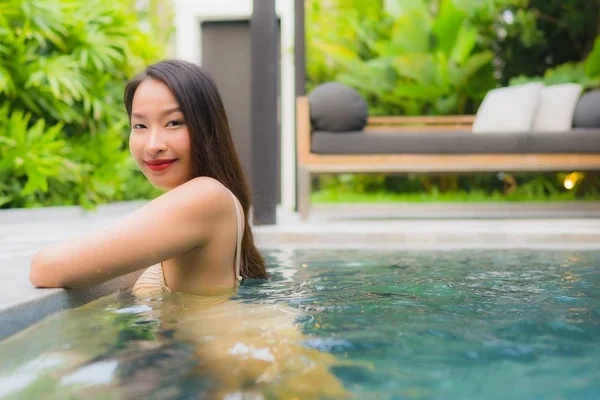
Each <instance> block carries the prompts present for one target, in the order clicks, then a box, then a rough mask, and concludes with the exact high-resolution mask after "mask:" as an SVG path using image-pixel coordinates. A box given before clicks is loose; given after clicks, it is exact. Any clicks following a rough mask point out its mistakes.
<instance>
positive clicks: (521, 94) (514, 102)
mask: <svg viewBox="0 0 600 400" xmlns="http://www.w3.org/2000/svg"><path fill="white" fill-rule="evenodd" d="M543 88H544V84H543V83H541V82H534V83H527V84H524V85H516V86H507V87H501V88H498V89H493V90H490V91H489V92H488V93H487V94H486V96H485V98H484V99H483V102H482V103H481V106H480V107H479V110H477V115H476V116H475V121H474V122H473V128H472V131H473V132H475V133H487V132H490V133H502V132H505V133H510V132H529V131H530V130H531V127H532V125H533V120H534V118H535V115H536V111H537V107H538V103H539V99H540V93H541V91H542V89H543Z"/></svg>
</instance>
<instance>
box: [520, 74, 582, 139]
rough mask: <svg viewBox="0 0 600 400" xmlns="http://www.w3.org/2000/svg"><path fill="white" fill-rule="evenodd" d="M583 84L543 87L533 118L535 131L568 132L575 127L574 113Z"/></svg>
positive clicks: (533, 129)
mask: <svg viewBox="0 0 600 400" xmlns="http://www.w3.org/2000/svg"><path fill="white" fill-rule="evenodd" d="M582 89H583V88H582V86H581V85H580V84H577V83H564V84H560V85H552V86H547V87H545V88H544V89H542V93H541V95H540V103H539V106H538V110H537V113H536V115H535V118H534V120H533V128H532V131H533V132H566V131H569V130H571V128H572V127H573V114H575V107H576V106H577V102H578V101H579V97H580V96H581V91H582Z"/></svg>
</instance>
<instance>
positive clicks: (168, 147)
mask: <svg viewBox="0 0 600 400" xmlns="http://www.w3.org/2000/svg"><path fill="white" fill-rule="evenodd" d="M129 151H130V152H131V155H132V156H133V158H134V159H135V161H136V162H137V164H138V166H139V167H140V169H141V170H142V172H143V173H144V175H146V178H148V180H149V181H150V183H151V184H152V185H154V186H156V187H158V188H161V189H173V188H175V187H177V186H179V185H181V184H183V183H185V182H187V181H188V180H190V179H191V178H193V176H192V170H193V169H192V163H191V143H190V135H189V132H188V127H187V125H186V121H185V120H184V118H183V113H182V112H181V110H180V109H179V104H178V103H177V100H176V99H175V96H173V93H172V92H171V90H170V89H169V87H168V86H167V85H165V84H164V83H163V82H161V81H159V80H156V79H152V78H149V79H145V80H144V81H142V83H140V85H139V86H138V88H137V90H136V91H135V95H134V96H133V104H132V110H131V135H130V136H129ZM167 161H168V162H167ZM165 162H167V163H165Z"/></svg>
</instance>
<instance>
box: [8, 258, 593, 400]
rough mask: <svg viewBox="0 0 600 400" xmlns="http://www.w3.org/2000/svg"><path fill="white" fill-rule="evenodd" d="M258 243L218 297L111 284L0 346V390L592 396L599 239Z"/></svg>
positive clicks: (16, 393)
mask: <svg viewBox="0 0 600 400" xmlns="http://www.w3.org/2000/svg"><path fill="white" fill-rule="evenodd" d="M265 255H266V257H267V260H268V263H269V265H270V268H269V271H270V273H271V274H272V279H271V280H270V281H269V282H266V283H261V282H251V281H250V282H246V283H245V284H244V285H243V286H242V287H241V289H240V291H239V293H238V294H237V295H236V296H235V297H234V299H233V301H225V300H224V299H218V298H210V299H209V298H200V297H197V296H185V295H177V294H173V295H169V296H166V295H165V296H164V297H161V296H155V297H149V298H145V299H137V298H135V297H133V296H130V295H128V294H125V293H119V294H114V295H111V296H107V297H105V298H102V299H100V300H97V301H95V302H93V303H90V304H88V305H86V306H84V307H81V308H78V309H74V310H69V311H65V312H61V313H58V314H56V315H54V316H52V317H50V318H48V319H46V320H45V321H43V322H41V323H39V324H37V325H34V326H32V327H31V328H29V329H27V330H26V331H24V332H21V333H20V334H17V335H15V336H13V337H11V338H8V339H7V340H5V341H3V342H0V360H1V361H2V362H1V365H0V399H3V398H41V395H42V394H44V396H43V398H66V397H67V395H72V396H73V398H80V397H81V398H83V397H85V398H86V399H93V398H111V399H113V398H157V399H184V398H186V399H187V398H201V397H204V398H210V397H211V396H212V397H214V398H227V399H237V398H257V399H258V398H292V397H294V396H296V397H298V398H343V397H352V396H353V397H355V398H368V399H507V398H510V399H596V398H597V397H598V393H600V290H599V289H600V251H542V250H536V251H530V250H460V251H437V252H436V251H386V250H316V249H313V250H279V251H275V250H272V251H267V252H265ZM150 393H151V394H152V396H151V397H149V395H150ZM242 394H245V396H246V397H243V396H242Z"/></svg>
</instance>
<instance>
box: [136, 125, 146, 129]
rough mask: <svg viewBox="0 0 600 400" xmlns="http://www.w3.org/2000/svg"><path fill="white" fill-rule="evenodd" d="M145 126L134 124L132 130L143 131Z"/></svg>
mask: <svg viewBox="0 0 600 400" xmlns="http://www.w3.org/2000/svg"><path fill="white" fill-rule="evenodd" d="M145 127H146V125H144V124H135V125H133V129H144V128H145Z"/></svg>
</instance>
